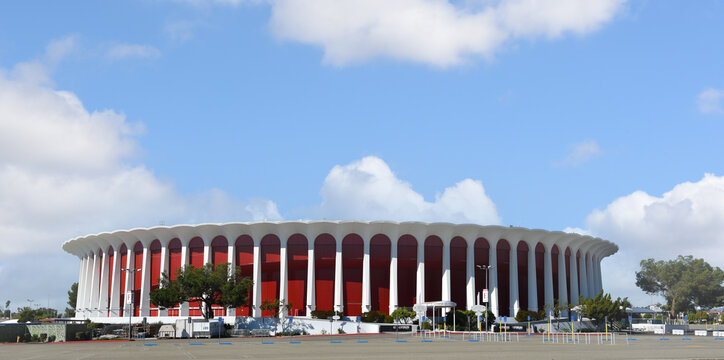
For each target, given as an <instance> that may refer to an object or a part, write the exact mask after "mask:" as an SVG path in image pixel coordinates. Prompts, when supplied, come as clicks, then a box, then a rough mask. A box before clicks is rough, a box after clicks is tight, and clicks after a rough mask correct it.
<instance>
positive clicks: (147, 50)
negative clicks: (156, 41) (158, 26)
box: [106, 44, 161, 60]
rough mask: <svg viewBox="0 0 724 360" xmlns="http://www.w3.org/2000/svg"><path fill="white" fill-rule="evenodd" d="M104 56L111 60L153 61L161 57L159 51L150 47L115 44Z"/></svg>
mask: <svg viewBox="0 0 724 360" xmlns="http://www.w3.org/2000/svg"><path fill="white" fill-rule="evenodd" d="M106 56H107V57H108V58H109V59H113V60H121V59H128V58H137V59H155V58H158V57H161V51H160V50H158V49H156V48H155V47H153V46H151V45H141V44H116V45H113V46H111V47H110V48H109V49H108V51H107V52H106Z"/></svg>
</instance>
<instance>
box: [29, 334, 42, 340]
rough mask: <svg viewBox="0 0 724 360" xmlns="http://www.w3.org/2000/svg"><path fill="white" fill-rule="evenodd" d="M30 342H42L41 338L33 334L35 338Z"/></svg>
mask: <svg viewBox="0 0 724 360" xmlns="http://www.w3.org/2000/svg"><path fill="white" fill-rule="evenodd" d="M30 341H32V342H38V341H40V336H38V334H33V336H32V337H31V338H30Z"/></svg>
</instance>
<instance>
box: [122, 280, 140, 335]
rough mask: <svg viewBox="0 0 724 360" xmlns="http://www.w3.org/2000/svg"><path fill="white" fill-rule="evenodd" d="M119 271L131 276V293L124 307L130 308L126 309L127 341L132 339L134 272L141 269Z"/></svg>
mask: <svg viewBox="0 0 724 360" xmlns="http://www.w3.org/2000/svg"><path fill="white" fill-rule="evenodd" d="M121 270H122V271H125V272H127V273H130V274H131V293H130V297H129V298H128V299H127V300H126V303H127V304H126V305H131V306H130V308H129V309H128V340H132V339H133V337H132V332H133V331H132V330H133V327H132V325H131V322H132V317H133V310H134V309H133V292H134V291H135V290H136V289H135V285H136V284H135V282H136V272H138V271H141V269H127V268H121ZM128 295H129V294H126V296H127V297H128Z"/></svg>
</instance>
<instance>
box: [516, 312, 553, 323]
mask: <svg viewBox="0 0 724 360" xmlns="http://www.w3.org/2000/svg"><path fill="white" fill-rule="evenodd" d="M528 316H530V321H537V320H542V319H544V318H545V317H546V313H545V311H528V310H523V309H521V310H520V311H518V313H517V314H515V321H517V322H527V321H528Z"/></svg>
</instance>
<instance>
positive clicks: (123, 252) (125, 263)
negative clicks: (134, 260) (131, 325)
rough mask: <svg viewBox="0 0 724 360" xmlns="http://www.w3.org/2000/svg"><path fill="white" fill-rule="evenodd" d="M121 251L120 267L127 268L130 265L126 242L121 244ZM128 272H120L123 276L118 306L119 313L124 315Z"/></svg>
mask: <svg viewBox="0 0 724 360" xmlns="http://www.w3.org/2000/svg"><path fill="white" fill-rule="evenodd" d="M119 252H120V256H119V258H120V260H121V266H120V268H126V267H127V266H128V248H127V247H126V244H123V245H121V250H120V251H119ZM127 274H128V273H126V272H125V271H121V272H120V273H119V276H120V277H121V281H120V288H119V289H120V291H119V292H118V307H119V313H118V314H119V315H121V316H123V309H124V306H125V304H126V298H125V296H126V275H127Z"/></svg>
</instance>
